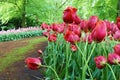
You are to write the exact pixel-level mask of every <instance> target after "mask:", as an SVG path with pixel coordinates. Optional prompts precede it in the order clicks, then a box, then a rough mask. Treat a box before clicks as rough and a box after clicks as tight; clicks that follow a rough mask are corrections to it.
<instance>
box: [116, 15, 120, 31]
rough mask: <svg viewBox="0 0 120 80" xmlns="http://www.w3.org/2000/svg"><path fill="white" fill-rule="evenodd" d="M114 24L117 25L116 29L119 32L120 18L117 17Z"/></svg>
mask: <svg viewBox="0 0 120 80" xmlns="http://www.w3.org/2000/svg"><path fill="white" fill-rule="evenodd" d="M116 24H117V27H118V28H119V30H120V16H119V17H117V19H116Z"/></svg>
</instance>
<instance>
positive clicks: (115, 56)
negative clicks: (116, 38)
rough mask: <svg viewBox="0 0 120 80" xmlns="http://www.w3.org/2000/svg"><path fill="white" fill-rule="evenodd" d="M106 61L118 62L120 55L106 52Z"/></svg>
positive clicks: (119, 61)
mask: <svg viewBox="0 0 120 80" xmlns="http://www.w3.org/2000/svg"><path fill="white" fill-rule="evenodd" d="M108 63H110V64H119V63H120V56H119V55H118V54H116V53H110V54H108Z"/></svg>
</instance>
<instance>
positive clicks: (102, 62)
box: [94, 56, 107, 69]
mask: <svg viewBox="0 0 120 80" xmlns="http://www.w3.org/2000/svg"><path fill="white" fill-rule="evenodd" d="M94 61H95V63H96V67H97V68H99V69H102V68H104V67H105V65H106V63H107V59H106V58H105V57H104V56H98V57H95V58H94Z"/></svg>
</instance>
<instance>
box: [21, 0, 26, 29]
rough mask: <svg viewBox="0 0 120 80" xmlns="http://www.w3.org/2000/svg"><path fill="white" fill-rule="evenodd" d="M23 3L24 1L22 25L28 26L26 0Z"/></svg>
mask: <svg viewBox="0 0 120 80" xmlns="http://www.w3.org/2000/svg"><path fill="white" fill-rule="evenodd" d="M22 3H23V8H22V22H21V26H22V27H26V18H25V15H26V10H25V7H26V0H23V1H22Z"/></svg>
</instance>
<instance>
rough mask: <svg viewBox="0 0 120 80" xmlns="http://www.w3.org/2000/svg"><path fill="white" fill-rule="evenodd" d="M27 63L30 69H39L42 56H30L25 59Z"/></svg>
mask: <svg viewBox="0 0 120 80" xmlns="http://www.w3.org/2000/svg"><path fill="white" fill-rule="evenodd" d="M25 63H26V64H27V66H28V68H29V69H32V70H37V69H39V68H40V65H41V59H40V58H32V57H28V58H26V59H25Z"/></svg>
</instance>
